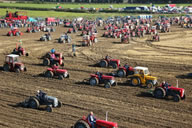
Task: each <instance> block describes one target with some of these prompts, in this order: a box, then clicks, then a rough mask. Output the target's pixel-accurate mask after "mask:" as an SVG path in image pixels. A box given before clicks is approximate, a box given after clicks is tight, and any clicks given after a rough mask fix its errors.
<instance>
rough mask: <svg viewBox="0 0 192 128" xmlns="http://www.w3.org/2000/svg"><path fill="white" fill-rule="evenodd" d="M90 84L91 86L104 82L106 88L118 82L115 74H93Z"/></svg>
mask: <svg viewBox="0 0 192 128" xmlns="http://www.w3.org/2000/svg"><path fill="white" fill-rule="evenodd" d="M89 84H90V85H91V86H95V85H98V84H104V87H105V88H110V87H111V86H116V85H117V82H116V81H115V78H114V77H113V76H107V75H102V74H101V75H97V74H91V77H90V79H89Z"/></svg>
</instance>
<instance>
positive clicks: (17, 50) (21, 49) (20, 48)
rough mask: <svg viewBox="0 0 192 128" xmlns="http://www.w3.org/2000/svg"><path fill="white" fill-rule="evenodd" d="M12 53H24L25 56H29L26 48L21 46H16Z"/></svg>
mask: <svg viewBox="0 0 192 128" xmlns="http://www.w3.org/2000/svg"><path fill="white" fill-rule="evenodd" d="M11 54H16V55H19V56H21V55H23V56H29V54H28V53H26V51H25V49H24V48H23V47H21V46H19V47H16V48H15V49H13V52H12V53H11Z"/></svg>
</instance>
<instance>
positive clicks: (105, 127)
mask: <svg viewBox="0 0 192 128" xmlns="http://www.w3.org/2000/svg"><path fill="white" fill-rule="evenodd" d="M72 128H91V124H90V123H89V122H88V119H87V118H86V117H85V116H83V117H82V118H81V119H79V120H78V121H77V122H76V123H75V125H74V126H73V127H72ZM95 128H118V124H117V123H114V122H109V121H107V119H106V120H99V119H97V120H96V122H95Z"/></svg>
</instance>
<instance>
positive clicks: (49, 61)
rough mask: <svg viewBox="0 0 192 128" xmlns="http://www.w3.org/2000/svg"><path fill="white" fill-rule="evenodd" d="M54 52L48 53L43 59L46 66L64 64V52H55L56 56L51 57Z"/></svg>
mask: <svg viewBox="0 0 192 128" xmlns="http://www.w3.org/2000/svg"><path fill="white" fill-rule="evenodd" d="M51 56H52V54H46V56H45V58H44V59H43V65H44V66H49V65H50V66H53V65H56V66H58V65H61V66H64V62H63V59H64V57H63V56H62V53H54V58H52V57H51Z"/></svg>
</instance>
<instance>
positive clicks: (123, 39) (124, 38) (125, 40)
mask: <svg viewBox="0 0 192 128" xmlns="http://www.w3.org/2000/svg"><path fill="white" fill-rule="evenodd" d="M130 38H131V37H130V36H129V35H123V36H122V37H121V43H128V44H129V43H130V40H131V39H130Z"/></svg>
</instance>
